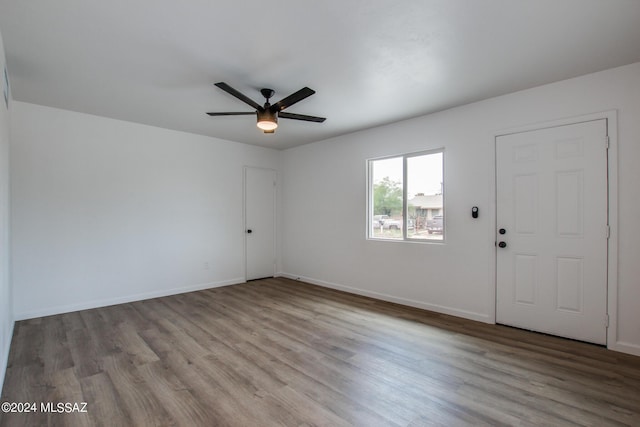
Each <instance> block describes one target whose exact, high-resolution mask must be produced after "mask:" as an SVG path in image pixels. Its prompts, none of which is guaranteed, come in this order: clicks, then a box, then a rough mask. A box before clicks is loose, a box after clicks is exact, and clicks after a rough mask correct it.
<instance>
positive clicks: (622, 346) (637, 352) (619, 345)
mask: <svg viewBox="0 0 640 427" xmlns="http://www.w3.org/2000/svg"><path fill="white" fill-rule="evenodd" d="M607 348H608V349H609V350H613V351H619V352H620V353H627V354H632V355H634V356H640V345H638V344H632V343H629V342H623V341H619V342H616V343H613V344H612V345H607Z"/></svg>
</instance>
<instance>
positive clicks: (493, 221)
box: [488, 110, 623, 351]
mask: <svg viewBox="0 0 640 427" xmlns="http://www.w3.org/2000/svg"><path fill="white" fill-rule="evenodd" d="M601 119H606V120H607V135H608V137H609V150H608V153H607V177H608V178H607V181H608V182H607V191H608V221H609V240H608V241H607V253H608V255H607V302H606V303H607V314H608V319H609V320H608V327H607V348H608V349H611V350H618V345H617V342H618V324H617V319H618V112H617V110H608V111H603V112H599V113H593V114H586V115H580V116H575V117H567V118H564V119H558V120H551V121H545V122H540V123H533V124H530V125H523V126H518V127H513V128H507V129H502V130H498V131H494V132H493V133H492V138H491V142H490V149H489V150H488V152H489V153H490V159H488V161H489V165H490V173H489V175H490V183H489V188H490V199H489V212H488V213H489V242H491V244H492V246H493V250H492V251H491V257H490V259H491V262H490V267H489V270H490V271H489V276H490V277H489V283H491V284H492V286H489V295H488V303H489V304H488V307H489V321H490V322H491V323H494V324H495V323H496V310H497V304H496V296H497V285H498V282H497V258H498V256H497V255H498V254H497V247H496V246H495V241H496V230H497V226H498V224H497V201H498V200H497V189H496V185H497V162H496V142H497V138H498V137H501V136H506V135H511V134H515V133H521V132H529V131H536V130H541V129H546V128H553V127H557V126H565V125H571V124H577V123H582V122H589V121H594V120H601ZM604 144H605V141H603V146H604ZM620 351H623V350H620Z"/></svg>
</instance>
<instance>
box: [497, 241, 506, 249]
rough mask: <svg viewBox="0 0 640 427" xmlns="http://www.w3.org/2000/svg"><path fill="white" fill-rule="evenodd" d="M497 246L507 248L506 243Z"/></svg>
mask: <svg viewBox="0 0 640 427" xmlns="http://www.w3.org/2000/svg"><path fill="white" fill-rule="evenodd" d="M498 246H500V247H501V248H506V247H507V243H506V242H500V243H498Z"/></svg>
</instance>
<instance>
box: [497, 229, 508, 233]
mask: <svg viewBox="0 0 640 427" xmlns="http://www.w3.org/2000/svg"><path fill="white" fill-rule="evenodd" d="M506 232H507V230H505V229H504V228H501V229H500V230H498V233H500V234H505V233H506Z"/></svg>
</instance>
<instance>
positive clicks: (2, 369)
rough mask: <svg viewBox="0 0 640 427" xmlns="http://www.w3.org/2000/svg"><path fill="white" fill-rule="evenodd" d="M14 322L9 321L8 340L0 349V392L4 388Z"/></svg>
mask: <svg viewBox="0 0 640 427" xmlns="http://www.w3.org/2000/svg"><path fill="white" fill-rule="evenodd" d="M15 324H16V322H15V321H13V320H12V321H11V327H10V328H9V339H8V340H7V343H6V346H5V348H3V349H2V355H1V356H0V357H2V359H0V390H2V388H3V387H4V378H5V375H6V374H7V366H9V352H10V351H11V341H13V329H14V326H15Z"/></svg>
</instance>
